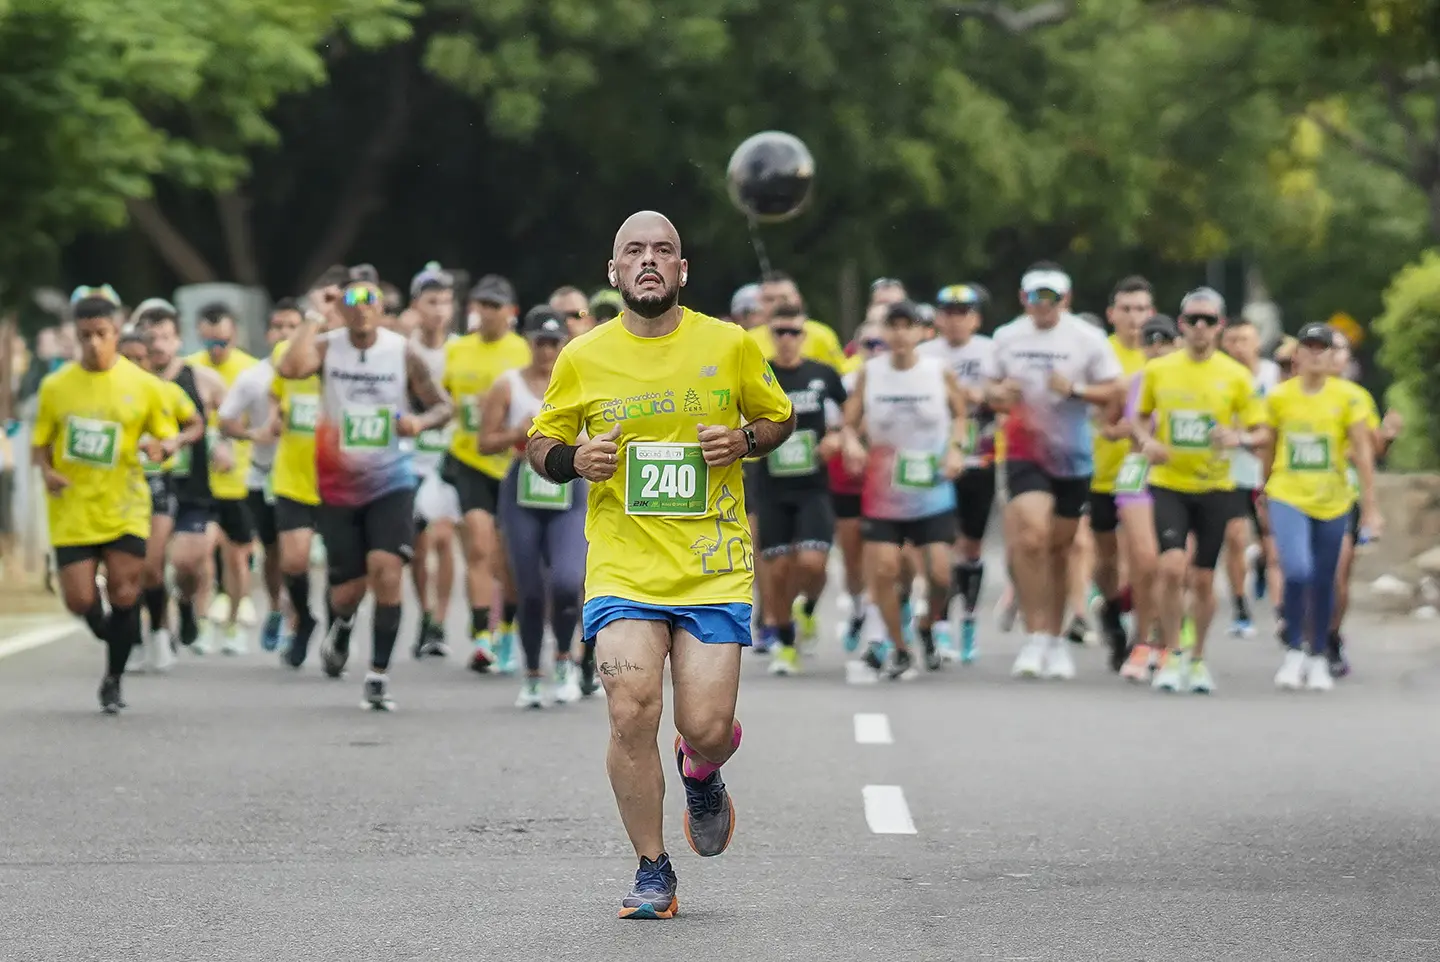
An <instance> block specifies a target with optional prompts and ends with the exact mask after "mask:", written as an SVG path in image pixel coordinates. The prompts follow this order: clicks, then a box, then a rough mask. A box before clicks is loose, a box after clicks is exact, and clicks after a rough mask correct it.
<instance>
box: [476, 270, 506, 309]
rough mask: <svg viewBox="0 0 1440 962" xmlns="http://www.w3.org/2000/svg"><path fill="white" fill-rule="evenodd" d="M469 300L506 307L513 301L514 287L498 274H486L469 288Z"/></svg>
mask: <svg viewBox="0 0 1440 962" xmlns="http://www.w3.org/2000/svg"><path fill="white" fill-rule="evenodd" d="M470 300H472V301H479V302H480V303H481V304H499V305H501V306H502V307H506V306H509V305H511V304H514V303H515V287H514V285H512V284H511V283H510V282H509V281H507V280H506V279H505V278H503V277H501V276H500V275H499V274H486V275H485V276H484V277H482V278H480V280H478V281H476V282H475V286H474V287H472V288H470Z"/></svg>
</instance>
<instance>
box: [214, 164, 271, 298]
mask: <svg viewBox="0 0 1440 962" xmlns="http://www.w3.org/2000/svg"><path fill="white" fill-rule="evenodd" d="M215 207H216V209H217V211H218V212H219V214H220V230H221V231H222V232H223V233H224V235H225V249H226V250H227V251H228V252H229V253H230V273H231V276H232V277H233V278H234V279H235V282H236V283H237V284H244V285H246V286H247V287H262V286H264V282H263V280H262V279H261V277H260V263H259V259H258V258H257V257H256V256H255V234H254V232H253V231H252V230H251V227H250V198H248V197H246V196H245V192H244V189H243V188H241V187H239V186H237V187H236V188H235V189H234V190H227V191H225V192H224V193H222V194H217V195H216V196H215Z"/></svg>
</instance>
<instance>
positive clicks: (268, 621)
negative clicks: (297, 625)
mask: <svg viewBox="0 0 1440 962" xmlns="http://www.w3.org/2000/svg"><path fill="white" fill-rule="evenodd" d="M284 627H285V618H284V616H283V615H281V614H280V612H278V611H272V612H270V613H269V614H268V615H266V616H265V627H264V628H262V629H261V630H260V647H261V648H264V649H265V650H266V651H274V650H275V649H276V648H279V647H280V632H281V631H282V630H283V629H284Z"/></svg>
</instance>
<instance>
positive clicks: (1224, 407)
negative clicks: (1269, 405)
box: [1136, 350, 1265, 494]
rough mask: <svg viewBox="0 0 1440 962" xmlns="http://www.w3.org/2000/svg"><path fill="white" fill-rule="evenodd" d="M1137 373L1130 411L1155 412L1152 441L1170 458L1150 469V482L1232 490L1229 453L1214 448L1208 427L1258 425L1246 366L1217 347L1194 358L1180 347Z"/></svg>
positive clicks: (1187, 489)
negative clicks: (1136, 397)
mask: <svg viewBox="0 0 1440 962" xmlns="http://www.w3.org/2000/svg"><path fill="white" fill-rule="evenodd" d="M1140 376H1141V378H1142V380H1141V382H1140V402H1139V404H1138V405H1137V406H1136V413H1137V414H1139V415H1140V417H1141V418H1148V417H1150V415H1151V414H1154V415H1155V424H1156V427H1155V439H1156V440H1157V441H1159V442H1160V443H1161V444H1164V445H1165V446H1166V447H1167V448H1169V449H1170V460H1169V461H1167V462H1165V463H1164V464H1157V465H1155V466H1153V467H1152V468H1151V469H1150V483H1151V484H1152V485H1154V486H1155V487H1158V488H1168V489H1170V490H1171V491H1179V492H1181V493H1182V494H1202V493H1204V492H1206V491H1233V490H1235V482H1234V480H1233V479H1232V478H1231V476H1230V452H1228V451H1219V450H1216V448H1215V447H1214V445H1212V444H1211V442H1210V429H1211V428H1212V427H1214V426H1215V425H1217V424H1218V425H1223V426H1226V427H1235V426H1236V422H1239V425H1240V426H1242V427H1246V428H1251V427H1254V426H1255V425H1257V424H1261V423H1264V420H1265V411H1264V408H1263V407H1261V405H1260V404H1259V403H1257V399H1256V398H1255V384H1254V379H1253V378H1252V377H1251V375H1250V372H1249V370H1247V369H1246V368H1245V367H1244V366H1242V365H1241V364H1239V363H1237V362H1236V361H1234V360H1232V359H1230V358H1229V357H1227V356H1225V355H1224V354H1221V353H1220V352H1218V351H1217V352H1215V353H1214V354H1212V355H1210V356H1209V357H1208V358H1206V359H1205V360H1203V361H1196V360H1195V359H1194V358H1192V357H1191V356H1190V354H1189V352H1188V351H1183V350H1182V351H1176V352H1175V353H1174V354H1167V355H1166V356H1165V357H1157V358H1156V359H1155V360H1153V361H1151V362H1149V363H1148V364H1146V365H1145V368H1144V370H1143V372H1142V373H1141V375H1140Z"/></svg>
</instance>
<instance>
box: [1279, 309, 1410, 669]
mask: <svg viewBox="0 0 1440 962" xmlns="http://www.w3.org/2000/svg"><path fill="white" fill-rule="evenodd" d="M1297 340H1298V341H1299V346H1298V347H1297V348H1296V351H1295V362H1294V363H1295V375H1296V376H1295V377H1293V378H1291V379H1290V380H1288V381H1286V382H1285V383H1284V384H1281V385H1280V386H1279V387H1277V388H1276V389H1275V390H1274V391H1273V392H1272V393H1271V395H1270V396H1269V398H1267V400H1266V402H1265V410H1266V419H1267V421H1268V423H1269V426H1270V429H1271V430H1272V431H1273V432H1274V440H1273V444H1272V450H1273V455H1272V457H1270V458H1267V459H1266V465H1265V466H1266V474H1267V480H1266V482H1265V499H1266V502H1267V504H1268V507H1269V513H1270V530H1271V532H1272V533H1273V536H1274V538H1275V548H1276V553H1277V554H1278V555H1279V557H1280V568H1281V571H1282V573H1283V574H1284V576H1285V599H1284V606H1285V607H1284V612H1285V643H1286V645H1287V647H1288V650H1287V651H1286V653H1285V661H1284V663H1283V664H1282V665H1281V666H1280V670H1279V671H1278V672H1276V674H1275V686H1276V687H1277V688H1281V689H1288V690H1292V691H1293V690H1295V689H1298V688H1300V687H1301V686H1302V685H1303V686H1304V687H1305V688H1307V689H1309V690H1311V691H1329V690H1330V689H1331V688H1333V687H1334V681H1333V680H1332V679H1331V676H1330V665H1329V660H1328V657H1327V647H1328V646H1327V637H1328V634H1329V631H1328V629H1329V625H1330V621H1331V616H1332V614H1333V610H1334V605H1335V575H1336V571H1337V569H1338V567H1339V564H1340V548H1341V545H1342V544H1343V542H1344V540H1345V534H1346V528H1347V525H1348V521H1349V515H1350V512H1351V509H1352V507H1353V506H1354V505H1355V494H1354V492H1353V491H1352V490H1351V488H1350V484H1349V482H1348V480H1347V479H1346V469H1347V466H1348V464H1349V462H1351V461H1353V462H1354V464H1355V469H1356V472H1357V473H1358V474H1359V478H1360V514H1361V524H1362V525H1363V526H1364V528H1365V529H1367V530H1369V531H1372V532H1375V533H1377V534H1378V533H1379V531H1380V526H1381V524H1382V519H1381V517H1380V514H1379V511H1378V510H1377V508H1376V505H1375V460H1374V450H1373V447H1372V442H1373V439H1372V436H1371V427H1370V424H1369V414H1370V411H1369V405H1367V404H1366V403H1365V402H1364V401H1363V400H1362V399H1361V398H1360V397H1359V396H1357V394H1356V393H1355V392H1354V391H1353V390H1351V389H1349V388H1347V387H1346V386H1345V382H1344V381H1343V380H1342V379H1340V378H1336V377H1334V376H1333V375H1332V372H1333V370H1334V368H1333V354H1332V352H1333V351H1334V346H1335V332H1334V331H1333V330H1332V329H1331V328H1330V327H1329V326H1328V325H1325V324H1307V325H1305V327H1303V328H1301V330H1300V333H1299V335H1298V337H1297ZM1307 627H1308V628H1309V636H1310V637H1309V639H1308V641H1309V651H1310V655H1309V657H1308V658H1307V657H1306V655H1305V650H1306V644H1305V642H1306V640H1307V639H1306V638H1305V636H1304V634H1305V629H1306V628H1307Z"/></svg>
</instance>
